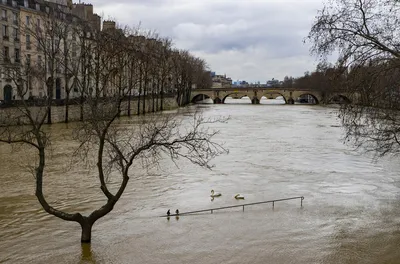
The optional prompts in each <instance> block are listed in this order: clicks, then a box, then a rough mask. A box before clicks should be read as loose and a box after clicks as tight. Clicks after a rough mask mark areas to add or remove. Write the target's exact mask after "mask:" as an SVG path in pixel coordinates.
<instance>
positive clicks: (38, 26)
mask: <svg viewBox="0 0 400 264" xmlns="http://www.w3.org/2000/svg"><path fill="white" fill-rule="evenodd" d="M36 28H37V29H38V30H40V19H39V18H38V19H37V22H36Z"/></svg>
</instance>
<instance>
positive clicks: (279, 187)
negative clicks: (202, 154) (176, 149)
mask: <svg viewBox="0 0 400 264" xmlns="http://www.w3.org/2000/svg"><path fill="white" fill-rule="evenodd" d="M199 107H201V108H203V109H204V110H205V115H207V116H221V115H222V116H228V115H229V116H231V119H230V121H229V122H228V123H226V124H215V128H216V129H220V130H221V134H220V135H219V139H220V140H221V141H224V142H226V147H227V148H229V150H230V154H229V155H227V156H222V157H218V158H217V159H216V160H215V161H214V164H215V165H216V166H215V169H214V170H213V171H208V170H203V169H199V168H196V167H194V166H193V165H190V164H187V163H180V164H179V168H176V167H174V166H172V164H171V163H170V162H168V161H163V165H164V166H163V170H162V171H150V172H147V171H141V170H139V169H137V168H136V169H135V170H133V171H132V173H131V175H130V177H131V180H130V182H129V183H128V187H127V189H126V192H125V194H124V195H123V196H122V198H121V200H120V201H119V202H118V203H117V205H116V206H115V208H114V211H113V212H111V213H110V214H109V215H107V216H106V217H104V218H103V219H100V220H99V221H98V222H97V223H96V224H95V226H94V228H93V237H92V241H93V242H92V245H91V246H90V245H82V246H81V245H80V227H79V225H78V224H76V223H69V222H64V221H61V220H59V219H57V218H55V217H52V216H49V215H48V214H46V213H44V212H43V209H41V207H40V205H39V203H38V202H37V200H36V198H35V196H34V180H33V177H32V174H30V173H29V172H26V168H27V165H29V164H32V163H34V162H35V161H34V159H32V158H31V153H30V152H29V151H26V150H25V149H14V151H12V149H11V148H10V147H9V146H7V145H0V161H1V166H2V169H1V170H0V179H1V180H2V184H1V185H0V237H1V239H0V262H1V263H3V262H4V263H207V264H208V263H360V264H361V263H371V264H372V263H400V251H399V250H398V248H399V245H400V214H399V212H400V203H399V198H400V197H399V190H400V189H399V188H400V178H399V177H398V175H399V172H400V164H399V163H398V162H397V160H396V159H393V160H391V159H383V160H380V161H379V162H377V163H373V162H372V159H371V157H368V156H366V155H361V154H359V153H356V152H354V151H352V150H351V148H349V147H346V146H345V145H343V143H342V141H341V133H342V130H341V128H340V123H339V121H338V120H337V119H336V118H335V109H333V108H324V107H319V106H297V105H282V106H268V105H265V106H260V107H257V106H254V105H235V104H232V105H228V104H226V105H201V106H199ZM188 110H189V111H191V109H188ZM180 111H181V112H182V114H183V115H187V114H186V113H185V112H183V110H180ZM123 124H124V125H130V124H134V122H133V121H130V120H129V119H123ZM49 129H51V131H52V134H53V135H54V137H55V139H54V140H53V144H52V153H51V157H49V167H48V168H47V169H46V176H45V179H44V185H45V195H46V197H47V198H48V200H49V201H50V202H51V204H53V205H55V206H56V207H57V208H60V209H63V210H67V211H69V212H77V211H80V212H84V213H89V212H91V211H92V210H94V209H96V208H98V207H99V206H101V205H102V204H103V203H104V202H105V198H104V196H103V194H102V193H101V190H100V189H99V185H98V182H97V179H96V177H95V173H94V172H91V171H88V170H87V169H86V168H84V167H80V166H71V159H72V157H71V156H69V155H67V154H68V153H70V151H71V150H72V149H74V147H75V146H76V145H75V144H74V143H73V142H70V141H69V140H68V134H69V133H70V131H71V130H70V129H71V128H70V127H66V126H65V125H63V124H59V125H54V126H51V128H49ZM118 180H119V179H118V178H115V179H114V178H113V179H111V181H112V184H111V185H113V182H117V181H118ZM114 185H115V184H114ZM212 189H215V190H218V191H220V192H221V193H222V196H221V197H219V198H218V199H214V200H213V201H211V200H210V190H212ZM237 193H240V194H242V195H244V196H245V197H246V200H245V201H243V200H236V199H235V198H234V195H235V194H237ZM291 196H304V197H305V200H304V201H303V207H302V208H299V203H298V201H297V200H293V201H285V202H280V203H276V204H275V207H274V208H272V206H271V205H257V206H251V207H246V210H245V211H244V212H243V211H242V209H241V208H232V209H229V210H226V211H216V212H214V213H213V214H206V213H201V214H196V215H191V216H186V215H183V216H180V217H179V218H176V217H171V218H170V219H168V218H165V217H158V216H160V215H164V214H165V212H166V211H167V210H168V209H169V208H170V209H171V210H172V211H174V210H176V209H179V211H180V212H185V211H192V210H200V209H206V208H213V207H222V206H229V205H239V204H241V203H244V202H246V203H251V202H258V201H264V200H270V199H277V198H284V197H291Z"/></svg>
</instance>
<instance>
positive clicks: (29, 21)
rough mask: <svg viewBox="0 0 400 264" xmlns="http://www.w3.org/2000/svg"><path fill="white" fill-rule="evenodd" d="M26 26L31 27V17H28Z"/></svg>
mask: <svg viewBox="0 0 400 264" xmlns="http://www.w3.org/2000/svg"><path fill="white" fill-rule="evenodd" d="M25 22H26V25H27V26H29V25H30V23H31V17H30V16H26V21H25Z"/></svg>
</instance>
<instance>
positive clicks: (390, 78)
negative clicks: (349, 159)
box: [308, 0, 400, 155]
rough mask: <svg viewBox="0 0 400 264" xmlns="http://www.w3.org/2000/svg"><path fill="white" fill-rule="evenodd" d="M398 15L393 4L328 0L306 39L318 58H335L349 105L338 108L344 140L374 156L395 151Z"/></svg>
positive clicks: (399, 6) (399, 126)
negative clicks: (340, 70)
mask: <svg viewBox="0 0 400 264" xmlns="http://www.w3.org/2000/svg"><path fill="white" fill-rule="evenodd" d="M399 15H400V3H399V1H395V0H374V1H372V0H351V1H347V0H333V1H329V2H327V3H326V5H325V7H324V8H323V9H322V10H320V11H319V13H318V15H317V17H316V20H315V22H314V24H313V26H312V28H311V31H310V33H309V35H308V39H309V40H310V41H311V43H312V45H313V46H312V52H313V53H315V54H317V55H320V56H321V59H325V58H326V55H329V54H331V53H333V52H338V54H339V57H338V61H337V67H338V68H341V69H344V70H343V74H342V76H341V78H342V81H341V82H340V83H341V85H342V87H344V88H345V89H346V92H347V93H348V95H350V97H351V98H350V99H351V101H352V102H353V103H352V104H345V105H342V107H341V110H340V117H341V120H342V123H343V126H344V128H345V131H346V139H347V140H349V141H351V142H353V143H355V145H356V146H357V147H362V148H363V149H364V150H366V151H373V152H376V153H377V154H378V155H385V154H388V153H398V152H399V150H400V148H399V147H400V141H399V140H398V138H399V136H400V135H399V132H400V120H399V115H398V113H399V112H398V111H399V107H398V103H396V102H398V101H399V100H400V92H399V88H398V87H399V85H400V83H399V78H398V77H399V66H400V64H399V58H400V40H399V34H400V31H399V30H400V20H399V19H398V17H399Z"/></svg>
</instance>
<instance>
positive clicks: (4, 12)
mask: <svg viewBox="0 0 400 264" xmlns="http://www.w3.org/2000/svg"><path fill="white" fill-rule="evenodd" d="M0 11H1V20H0V24H1V30H2V36H1V37H2V41H1V42H0V48H1V57H0V100H1V101H10V100H19V99H22V98H23V99H29V98H44V97H47V96H49V95H51V96H52V97H53V99H63V98H65V96H66V94H65V92H66V91H67V90H68V91H69V88H70V86H71V85H72V83H74V80H73V79H71V78H70V76H69V74H67V71H66V70H65V67H64V66H65V65H66V62H68V63H69V64H71V65H73V62H74V57H76V56H78V54H79V46H80V37H85V38H86V37H87V36H89V35H86V34H89V33H87V31H91V32H94V31H99V30H100V17H99V16H98V15H96V14H94V13H93V6H92V5H88V4H72V1H71V0H51V1H43V0H18V1H16V0H0ZM82 21H84V22H85V23H83V22H82ZM67 60H68V61H67ZM76 67H78V66H76ZM69 70H70V69H69ZM49 78H51V79H52V80H54V88H53V90H52V91H51V90H49V89H48V88H47V86H46V82H47V81H48V80H49ZM67 88H68V89H67ZM69 96H70V98H73V97H77V96H78V92H77V90H76V89H71V92H70V95H69ZM21 97H22V98H21Z"/></svg>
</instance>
